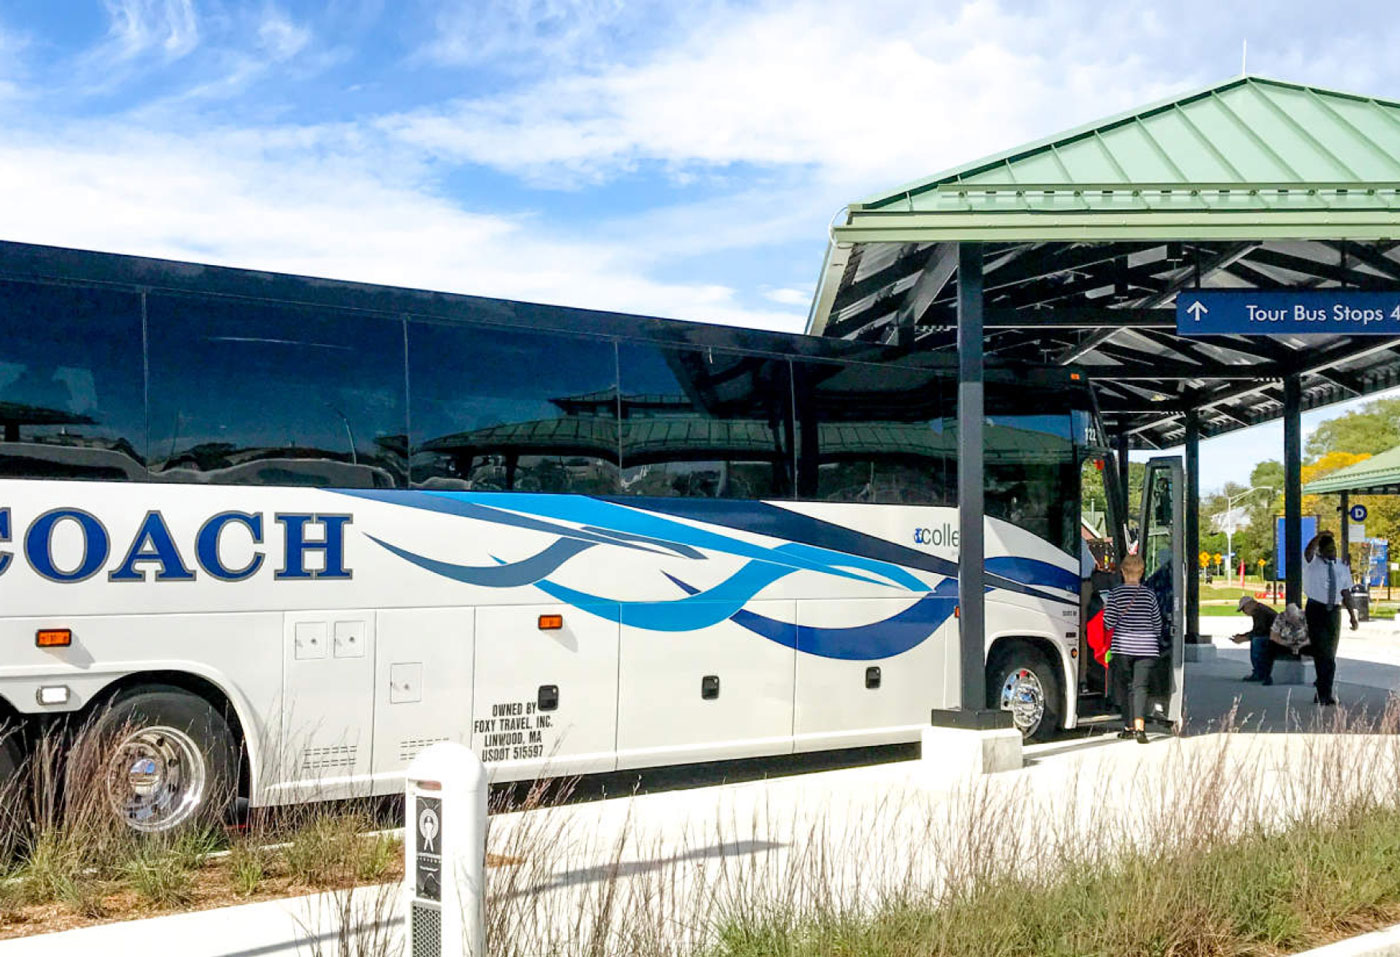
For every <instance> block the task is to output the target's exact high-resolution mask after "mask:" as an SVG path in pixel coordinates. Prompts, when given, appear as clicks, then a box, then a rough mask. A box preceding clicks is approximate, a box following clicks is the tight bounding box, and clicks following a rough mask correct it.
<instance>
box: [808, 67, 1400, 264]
mask: <svg viewBox="0 0 1400 957" xmlns="http://www.w3.org/2000/svg"><path fill="white" fill-rule="evenodd" d="M1086 214H1091V215H1087V216H1086ZM1184 236H1189V237H1191V238H1195V239H1232V238H1234V239H1266V238H1271V237H1280V238H1288V239H1305V238H1310V237H1325V238H1328V239H1338V238H1348V239H1387V238H1390V237H1400V103H1396V102H1392V101H1387V100H1379V99H1376V98H1374V97H1366V96H1357V95H1353V94H1349V93H1339V92H1335V91H1332V90H1324V89H1319V88H1316V87H1309V86H1302V85H1299V84H1295V83H1286V82H1282V81H1279V80H1270V79H1264V78H1262V77H1253V76H1242V77H1237V78H1235V79H1232V80H1229V81H1227V82H1224V83H1220V84H1216V85H1213V86H1209V87H1206V88H1205V89H1202V90H1198V91H1196V92H1194V93H1189V94H1187V95H1185V96H1182V97H1177V98H1173V99H1170V100H1165V101H1162V102H1159V103H1154V104H1152V105H1150V106H1147V107H1143V108H1141V109H1137V110H1133V111H1131V112H1128V113H1123V114H1120V115H1118V116H1114V117H1110V118H1108V119H1105V120H1101V121H1098V122H1095V123H1092V124H1089V125H1087V126H1081V127H1079V128H1077V129H1073V130H1069V131H1067V132H1065V133H1061V134H1059V135H1057V136H1053V137H1050V138H1048V139H1044V140H1040V141H1037V142H1034V143H1028V144H1026V145H1024V146H1020V147H1017V148H1015V149H1012V150H1008V151H1006V152H1004V153H998V154H996V155H994V156H990V157H987V158H985V159H981V160H977V161H976V162H973V163H969V164H967V165H965V166H959V167H957V168H954V169H951V170H947V171H945V172H942V173H938V174H936V175H934V176H931V177H928V178H927V179H922V180H918V181H916V182H913V183H908V184H906V185H904V186H901V187H898V188H897V189H894V190H891V191H888V192H885V193H881V194H880V195H878V196H872V197H869V198H867V199H865V200H864V201H862V202H858V203H853V204H851V206H850V207H849V208H848V212H847V221H846V222H845V223H844V224H842V225H838V226H835V227H834V228H833V230H832V238H833V240H834V241H835V242H837V243H852V242H886V241H893V242H900V241H903V242H915V241H932V240H947V239H968V240H993V241H995V240H1046V239H1077V240H1093V239H1146V238H1173V239H1178V238H1182V237H1184Z"/></svg>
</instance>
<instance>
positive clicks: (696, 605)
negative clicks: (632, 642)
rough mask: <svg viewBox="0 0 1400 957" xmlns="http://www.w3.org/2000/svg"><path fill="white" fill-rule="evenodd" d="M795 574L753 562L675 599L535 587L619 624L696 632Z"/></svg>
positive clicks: (544, 585)
mask: <svg viewBox="0 0 1400 957" xmlns="http://www.w3.org/2000/svg"><path fill="white" fill-rule="evenodd" d="M663 574H664V573H663ZM791 574H792V569H791V568H784V567H783V566H781V565H773V564H770V563H768V562H749V563H748V564H746V565H744V567H743V568H741V569H739V570H738V571H737V572H735V573H734V574H733V575H730V576H729V577H728V578H726V579H725V580H724V581H722V582H720V583H719V584H718V585H715V586H714V587H712V588H707V589H705V590H704V591H700V590H698V589H697V590H695V591H694V592H692V593H691V594H689V595H687V596H686V597H685V598H679V599H675V600H673V601H617V600H615V599H610V598H602V597H599V596H598V595H589V594H587V593H586V592H581V591H578V590H576V589H573V588H568V587H566V586H564V585H560V584H557V583H555V582H552V581H549V580H547V579H546V580H544V581H539V582H536V583H535V587H536V588H538V589H540V590H541V591H543V592H544V593H545V594H547V595H550V596H552V597H554V598H557V599H559V600H560V601H563V602H567V603H569V604H570V605H574V606H578V607H582V608H583V610H584V611H587V612H589V613H591V614H594V615H597V616H599V617H600V618H607V619H608V620H610V621H616V622H618V623H619V624H623V625H630V626H632V627H634V628H644V629H646V630H648V631H695V630H697V629H700V628H708V627H709V626H711V625H717V624H719V623H720V622H722V621H725V620H726V619H728V618H731V617H733V616H734V615H735V614H736V613H737V612H739V611H741V610H742V609H743V607H744V604H745V603H746V602H748V600H749V599H751V598H753V596H754V595H757V594H758V593H759V592H760V591H762V590H763V589H765V588H767V587H768V586H769V585H771V584H773V582H775V581H777V580H778V579H780V578H784V577H786V576H788V575H791ZM667 577H668V578H670V577H671V576H669V575H668V576H667ZM672 581H675V579H674V578H672Z"/></svg>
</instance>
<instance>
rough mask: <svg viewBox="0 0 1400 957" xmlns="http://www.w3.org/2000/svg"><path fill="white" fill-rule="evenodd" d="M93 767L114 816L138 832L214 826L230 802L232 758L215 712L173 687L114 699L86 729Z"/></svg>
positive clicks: (224, 724) (223, 723) (229, 739)
mask: <svg viewBox="0 0 1400 957" xmlns="http://www.w3.org/2000/svg"><path fill="white" fill-rule="evenodd" d="M91 733H92V736H93V740H94V742H95V744H96V746H97V748H98V751H97V754H96V764H97V766H96V768H94V770H95V771H96V773H97V774H99V775H101V777H102V786H103V787H104V788H105V791H106V796H107V799H108V800H109V801H110V803H111V806H112V809H113V811H114V812H115V813H116V815H117V817H118V818H120V819H121V820H122V821H124V822H125V823H126V824H127V826H128V827H130V828H132V829H133V830H137V831H145V832H159V831H170V830H173V829H175V828H178V827H181V826H182V825H186V824H196V825H198V824H213V823H216V822H217V821H219V820H221V819H222V817H223V816H224V814H225V812H226V811H227V810H228V808H229V806H230V804H231V803H232V798H233V794H234V790H235V787H236V783H237V773H238V760H237V750H236V747H235V744H234V740H233V733H232V731H231V730H230V728H229V723H228V721H227V719H225V717H224V715H223V714H222V713H221V712H220V710H219V709H218V708H215V707H214V706H213V705H211V704H210V703H209V702H208V701H205V700H204V699H203V698H201V697H199V696H198V695H194V694H191V693H190V692H188V691H184V690H181V689H179V688H173V687H167V686H148V687H144V688H135V689H132V690H131V691H128V692H126V693H125V694H123V695H121V696H119V697H117V698H116V699H115V700H114V701H113V702H112V703H111V704H110V705H109V706H108V707H107V709H106V710H105V711H103V712H102V713H101V714H99V715H98V716H97V718H96V720H95V721H94V723H93V725H92V732H91Z"/></svg>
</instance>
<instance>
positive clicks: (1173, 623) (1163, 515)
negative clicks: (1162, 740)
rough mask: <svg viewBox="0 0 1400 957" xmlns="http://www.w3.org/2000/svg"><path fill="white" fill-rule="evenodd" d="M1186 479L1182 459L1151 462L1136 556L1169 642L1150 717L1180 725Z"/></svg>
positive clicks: (1152, 696)
mask: <svg viewBox="0 0 1400 957" xmlns="http://www.w3.org/2000/svg"><path fill="white" fill-rule="evenodd" d="M1185 502H1186V479H1185V472H1184V470H1183V468H1182V464H1181V459H1179V458H1172V457H1162V458H1154V459H1151V460H1150V461H1149V462H1148V463H1147V470H1146V471H1145V472H1144V474H1143V483H1142V513H1141V519H1140V521H1139V523H1138V554H1139V555H1141V556H1142V560H1143V563H1144V564H1145V565H1146V566H1147V569H1146V573H1145V575H1144V577H1143V581H1144V582H1146V583H1147V584H1148V585H1150V586H1152V588H1153V590H1154V591H1155V592H1156V593H1157V597H1158V601H1159V602H1160V604H1161V606H1162V615H1163V618H1164V619H1166V621H1165V624H1166V627H1167V634H1168V635H1169V637H1170V639H1171V667H1170V669H1168V668H1166V667H1163V668H1162V669H1161V672H1160V674H1159V675H1158V676H1157V677H1156V679H1155V680H1154V681H1153V684H1152V688H1151V689H1150V697H1149V700H1148V711H1149V714H1150V715H1151V716H1152V717H1153V718H1154V719H1156V720H1158V721H1161V722H1164V723H1167V724H1170V725H1171V726H1172V727H1178V726H1179V725H1180V723H1181V705H1182V698H1183V695H1184V687H1185V686H1184V683H1183V660H1184V657H1185V649H1184V645H1185V641H1186V546H1185V542H1186V530H1185V528H1184V526H1183V524H1182V523H1183V522H1184V521H1185V517H1186V508H1185Z"/></svg>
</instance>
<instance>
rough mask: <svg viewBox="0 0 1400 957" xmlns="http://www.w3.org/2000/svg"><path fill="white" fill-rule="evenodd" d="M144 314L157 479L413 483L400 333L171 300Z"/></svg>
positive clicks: (343, 318) (381, 324)
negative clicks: (407, 454) (408, 478)
mask: <svg viewBox="0 0 1400 957" xmlns="http://www.w3.org/2000/svg"><path fill="white" fill-rule="evenodd" d="M146 312H147V336H148V341H149V346H148V355H149V365H150V430H151V449H152V456H151V457H152V460H153V461H152V466H151V471H152V473H153V476H154V477H155V478H157V479H160V480H162V481H174V482H209V483H216V484H223V485H302V486H317V487H338V488H393V487H396V486H401V485H403V484H404V481H405V476H406V462H405V444H406V433H407V425H406V421H405V411H404V404H405V403H404V357H403V325H402V323H400V322H398V321H395V320H388V319H379V318H373V317H365V316H356V315H349V314H344V313H328V312H326V311H323V310H313V309H306V308H300V307H291V306H281V305H272V304H268V303H260V302H238V301H231V300H222V299H204V298H196V297H183V296H161V295H151V296H149V297H148V299H147V307H146Z"/></svg>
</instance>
